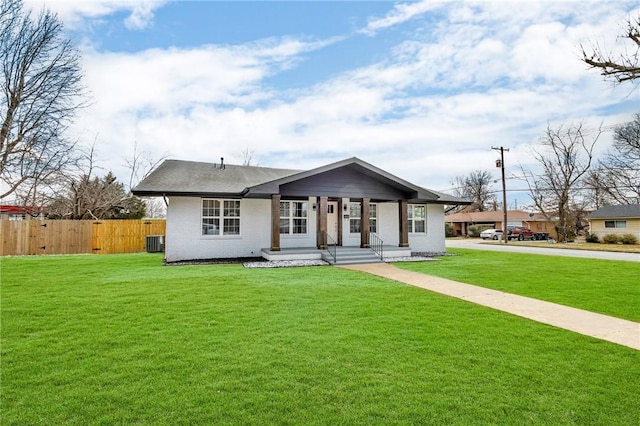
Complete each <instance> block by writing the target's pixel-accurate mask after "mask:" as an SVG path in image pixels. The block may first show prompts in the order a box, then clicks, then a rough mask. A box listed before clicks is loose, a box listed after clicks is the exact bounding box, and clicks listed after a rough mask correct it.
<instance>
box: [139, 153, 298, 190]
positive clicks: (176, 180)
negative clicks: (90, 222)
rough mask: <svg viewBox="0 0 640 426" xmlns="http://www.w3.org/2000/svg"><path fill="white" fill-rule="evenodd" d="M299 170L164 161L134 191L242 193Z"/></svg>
mask: <svg viewBox="0 0 640 426" xmlns="http://www.w3.org/2000/svg"><path fill="white" fill-rule="evenodd" d="M295 173H300V170H287V169H272V168H269V167H256V166H236V165H232V164H225V165H224V166H222V167H221V166H220V164H216V163H200V162H196V161H181V160H165V161H164V162H163V163H162V164H161V165H160V166H159V167H158V168H157V169H155V170H154V171H153V172H151V173H150V174H149V176H147V177H146V178H145V179H143V180H142V182H140V183H139V184H138V185H137V186H136V187H135V188H133V189H132V190H131V192H133V193H134V194H135V195H139V196H154V195H155V196H157V195H185V196H188V195H196V196H201V195H206V196H216V195H219V196H222V195H224V196H240V195H242V193H243V192H245V190H246V189H247V188H248V187H251V186H254V185H258V184H261V183H264V182H269V181H272V180H274V179H279V178H282V177H284V176H289V175H292V174H295Z"/></svg>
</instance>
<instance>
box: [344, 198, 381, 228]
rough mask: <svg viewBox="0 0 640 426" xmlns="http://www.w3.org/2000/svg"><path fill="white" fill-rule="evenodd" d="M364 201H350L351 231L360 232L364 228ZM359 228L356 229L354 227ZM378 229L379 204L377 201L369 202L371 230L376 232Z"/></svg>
mask: <svg viewBox="0 0 640 426" xmlns="http://www.w3.org/2000/svg"><path fill="white" fill-rule="evenodd" d="M354 213H357V214H354ZM361 220H362V203H360V202H357V201H356V202H350V203H349V233H350V234H359V233H360V231H361V230H362V226H361V223H362V222H361ZM354 228H355V229H357V231H354V230H353V229H354ZM377 231H378V205H377V204H376V203H370V204H369V232H371V233H372V234H375V233H376V232H377Z"/></svg>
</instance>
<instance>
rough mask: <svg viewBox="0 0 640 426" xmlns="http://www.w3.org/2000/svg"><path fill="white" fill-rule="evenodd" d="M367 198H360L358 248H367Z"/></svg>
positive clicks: (368, 200)
mask: <svg viewBox="0 0 640 426" xmlns="http://www.w3.org/2000/svg"><path fill="white" fill-rule="evenodd" d="M370 201H371V200H370V199H369V198H363V199H362V208H361V209H360V248H369V208H370V205H369V202H370Z"/></svg>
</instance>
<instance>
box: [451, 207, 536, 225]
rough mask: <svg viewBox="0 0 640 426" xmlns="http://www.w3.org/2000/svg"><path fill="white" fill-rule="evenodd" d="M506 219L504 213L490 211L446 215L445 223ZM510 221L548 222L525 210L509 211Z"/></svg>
mask: <svg viewBox="0 0 640 426" xmlns="http://www.w3.org/2000/svg"><path fill="white" fill-rule="evenodd" d="M503 218H504V212H503V211H501V210H500V211H498V210H494V211H488V212H472V213H467V212H462V213H454V214H450V215H446V216H445V217H444V220H445V222H452V223H453V222H464V223H484V222H501V221H502V219H503ZM507 219H508V220H520V221H546V220H547V219H545V217H544V216H543V215H542V214H540V213H529V212H525V211H523V210H509V211H507Z"/></svg>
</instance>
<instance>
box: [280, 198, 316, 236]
mask: <svg viewBox="0 0 640 426" xmlns="http://www.w3.org/2000/svg"><path fill="white" fill-rule="evenodd" d="M296 203H299V204H303V205H304V207H302V209H301V211H302V212H304V216H296V209H295V204H296ZM285 205H286V206H287V208H286V209H285V210H284V211H283V206H285ZM283 221H286V225H284V223H285V222H283ZM296 221H299V222H300V224H302V223H304V232H296V231H297V230H298V228H297V227H296ZM280 235H309V201H308V200H291V201H289V200H284V201H280Z"/></svg>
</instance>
